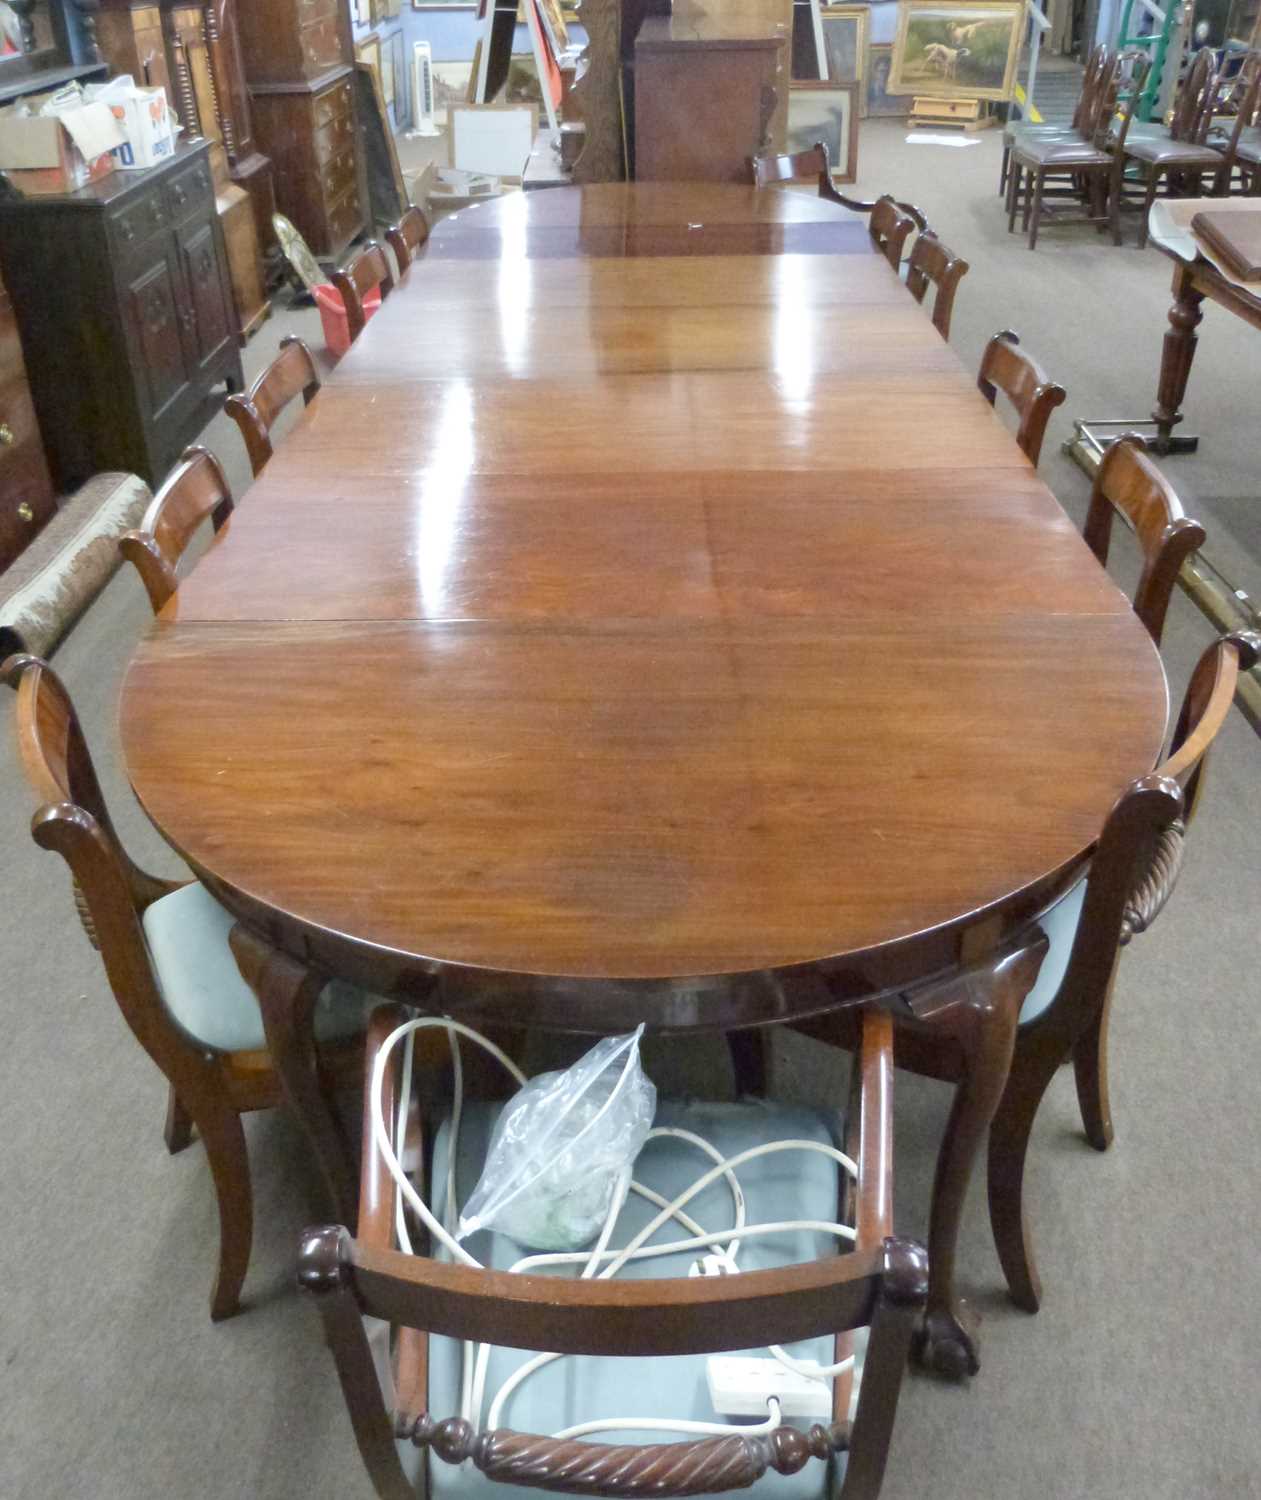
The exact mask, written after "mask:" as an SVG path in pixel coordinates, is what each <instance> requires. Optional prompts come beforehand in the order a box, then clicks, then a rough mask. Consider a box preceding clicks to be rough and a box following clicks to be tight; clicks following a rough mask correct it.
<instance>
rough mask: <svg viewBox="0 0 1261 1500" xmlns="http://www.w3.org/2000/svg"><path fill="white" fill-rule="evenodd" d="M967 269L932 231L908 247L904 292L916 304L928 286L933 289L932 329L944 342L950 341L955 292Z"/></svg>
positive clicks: (928, 231)
mask: <svg viewBox="0 0 1261 1500" xmlns="http://www.w3.org/2000/svg"><path fill="white" fill-rule="evenodd" d="M969 269H970V268H969V266H968V263H967V261H966V260H964V259H963V257H962V256H961V255H956V254H955V253H954V251H953V250H948V249H947V248H946V246H945V245H943V244H942V242H941V241H940V240H939V239H938V238H937V236H936V234H934V233H933V231H932V230H931V229H930V230H927V231H926V232H925V233H923V234H921V235H919V236H918V237H917V238H916V241H915V244H914V245H913V246H912V247H911V258H910V260H909V262H908V263H907V271H906V288H907V291H909V292H910V294H911V296H912V297H914V298H915V300H916V302H921V303H922V302H923V300H924V294H925V292H927V290H928V287H929V284H930V283H931V284H932V285H933V286H934V287H936V289H937V290H936V293H935V295H934V297H933V327H934V328H935V329H936V330H937V332H938V333H939V334H941V336H942V338H943V339H946V340H949V338H950V318H951V315H952V313H953V312H954V305H955V292H956V291H957V289H958V286H959V283H960V282H961V281H962V280H963V278H964V277H965V276H966V275H967V274H968V271H969Z"/></svg>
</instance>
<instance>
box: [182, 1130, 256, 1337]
mask: <svg viewBox="0 0 1261 1500" xmlns="http://www.w3.org/2000/svg"><path fill="white" fill-rule="evenodd" d="M193 1119H194V1121H195V1123H196V1125H197V1129H198V1130H199V1131H200V1133H201V1138H202V1141H203V1142H204V1144H205V1147H206V1156H207V1158H208V1160H209V1162H210V1171H211V1175H212V1176H213V1178H214V1184H215V1195H216V1197H217V1198H218V1203H219V1265H218V1269H217V1270H216V1272H215V1280H214V1285H213V1287H212V1288H211V1292H210V1316H211V1318H212V1319H214V1321H215V1322H216V1323H217V1322H220V1321H221V1320H222V1319H224V1318H230V1317H231V1316H232V1314H233V1313H236V1312H239V1311H240V1309H241V1288H242V1286H243V1285H244V1284H245V1272H246V1270H247V1269H248V1267H249V1263H250V1247H251V1245H252V1243H253V1239H254V1200H253V1194H252V1191H251V1188H250V1159H249V1155H248V1153H247V1151H246V1148H245V1131H244V1130H243V1129H242V1126H241V1117H240V1115H238V1114H237V1112H236V1111H235V1110H234V1109H233V1108H232V1106H231V1105H230V1104H228V1103H227V1102H226V1101H223V1102H218V1103H213V1104H212V1103H210V1102H209V1101H206V1102H204V1103H203V1102H199V1103H198V1105H197V1106H196V1107H195V1109H194V1112H193Z"/></svg>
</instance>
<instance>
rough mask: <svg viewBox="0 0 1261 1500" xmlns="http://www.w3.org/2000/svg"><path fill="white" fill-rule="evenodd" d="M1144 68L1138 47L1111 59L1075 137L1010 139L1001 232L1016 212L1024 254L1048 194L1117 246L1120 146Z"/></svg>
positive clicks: (1033, 242)
mask: <svg viewBox="0 0 1261 1500" xmlns="http://www.w3.org/2000/svg"><path fill="white" fill-rule="evenodd" d="M1150 65H1151V59H1150V56H1149V55H1148V53H1147V51H1146V50H1145V49H1144V48H1141V47H1138V48H1127V49H1126V50H1125V51H1123V52H1119V53H1116V54H1115V55H1114V57H1113V58H1112V63H1111V67H1110V69H1109V70H1108V72H1107V73H1106V74H1105V75H1104V77H1103V78H1102V80H1101V82H1100V84H1099V87H1098V89H1097V90H1096V92H1095V93H1094V95H1093V97H1092V98H1091V99H1090V106H1091V111H1092V116H1091V118H1089V119H1087V118H1085V117H1084V116H1083V121H1082V124H1083V129H1082V131H1081V137H1080V139H1071V138H1069V139H1054V138H1047V137H1041V138H1035V137H1025V138H1023V139H1021V140H1016V141H1013V143H1012V150H1011V164H1010V170H1009V175H1008V181H1007V232H1008V233H1009V234H1010V233H1012V232H1013V231H1014V229H1015V227H1016V215H1017V214H1018V213H1022V217H1021V228H1022V230H1023V231H1026V232H1027V233H1028V236H1029V249H1030V250H1034V249H1036V248H1037V244H1038V229H1039V226H1040V225H1041V223H1042V220H1043V218H1044V216H1045V213H1046V209H1045V203H1046V200H1048V199H1050V198H1051V197H1053V196H1055V197H1059V198H1069V199H1073V200H1075V201H1076V202H1077V203H1078V204H1081V203H1083V202H1084V204H1085V213H1084V215H1081V214H1079V218H1080V219H1081V220H1082V221H1083V222H1085V223H1088V224H1094V225H1096V226H1098V227H1099V228H1100V229H1102V228H1105V227H1106V228H1108V229H1110V231H1111V233H1112V243H1113V244H1114V245H1120V244H1121V243H1122V235H1121V198H1122V191H1123V186H1124V175H1123V174H1124V170H1125V144H1126V140H1127V139H1128V136H1129V131H1130V124H1131V121H1132V119H1133V115H1134V108H1135V105H1136V104H1137V102H1138V99H1139V96H1140V94H1141V93H1142V88H1143V81H1144V79H1145V78H1146V77H1147V70H1148V68H1149V67H1150ZM1122 93H1124V94H1125V98H1124V101H1123V102H1122V100H1121V95H1122ZM1048 180H1051V181H1061V180H1066V185H1065V186H1063V187H1062V188H1058V189H1055V188H1051V189H1048V187H1047V182H1048ZM1022 188H1023V191H1024V204H1023V212H1022V209H1021V191H1022ZM1058 212H1059V211H1058V210H1057V213H1058Z"/></svg>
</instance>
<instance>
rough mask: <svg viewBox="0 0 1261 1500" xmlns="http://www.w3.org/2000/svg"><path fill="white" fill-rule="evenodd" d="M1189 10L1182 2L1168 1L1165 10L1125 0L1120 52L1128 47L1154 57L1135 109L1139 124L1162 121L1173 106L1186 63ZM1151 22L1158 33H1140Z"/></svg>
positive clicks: (1150, 2) (1150, 0) (1146, 1)
mask: <svg viewBox="0 0 1261 1500" xmlns="http://www.w3.org/2000/svg"><path fill="white" fill-rule="evenodd" d="M1188 9H1189V7H1188V6H1187V5H1185V4H1183V3H1182V0H1165V5H1164V8H1163V9H1162V8H1161V6H1159V5H1156V4H1154V3H1153V0H1125V4H1124V6H1123V7H1122V9H1121V25H1120V29H1119V31H1118V34H1117V41H1116V45H1117V51H1118V52H1119V51H1121V50H1122V49H1123V48H1125V47H1146V48H1147V49H1148V50H1149V51H1150V53H1151V67H1150V68H1149V69H1148V70H1147V77H1146V79H1145V80H1144V81H1143V91H1142V93H1141V94H1140V95H1139V97H1138V103H1137V105H1135V107H1134V118H1135V119H1136V120H1145V121H1147V120H1158V119H1160V118H1161V117H1162V116H1163V115H1164V113H1165V110H1166V108H1167V107H1168V105H1169V104H1170V103H1171V102H1172V99H1173V91H1174V87H1175V85H1176V84H1177V81H1178V69H1179V67H1180V66H1181V63H1182V49H1183V45H1184V42H1185V39H1186V22H1187V14H1188ZM1136 12H1137V14H1136ZM1151 21H1155V22H1156V23H1157V26H1158V28H1159V29H1158V30H1156V31H1145V32H1139V31H1138V29H1137V28H1138V27H1139V26H1140V25H1143V24H1147V23H1149V22H1151Z"/></svg>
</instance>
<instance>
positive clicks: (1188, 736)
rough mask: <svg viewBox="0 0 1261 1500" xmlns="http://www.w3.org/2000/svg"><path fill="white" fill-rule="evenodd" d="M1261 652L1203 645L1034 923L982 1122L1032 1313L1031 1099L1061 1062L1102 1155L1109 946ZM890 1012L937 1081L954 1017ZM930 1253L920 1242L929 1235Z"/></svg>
mask: <svg viewBox="0 0 1261 1500" xmlns="http://www.w3.org/2000/svg"><path fill="white" fill-rule="evenodd" d="M1258 660H1261V636H1258V635H1256V634H1254V633H1244V632H1240V633H1237V634H1234V635H1229V636H1225V637H1223V638H1222V639H1221V640H1220V641H1216V642H1214V643H1213V644H1212V645H1210V646H1209V648H1208V649H1207V650H1206V651H1205V652H1204V654H1203V656H1202V657H1201V659H1200V662H1199V665H1198V666H1197V668H1196V670H1195V672H1194V674H1193V676H1192V678H1191V681H1190V684H1189V685H1188V688H1187V693H1186V697H1185V701H1184V702H1183V705H1182V711H1181V713H1180V715H1179V717H1178V721H1177V725H1176V727H1175V730H1174V733H1173V737H1172V741H1171V743H1170V747H1169V753H1168V755H1167V756H1166V758H1165V760H1164V762H1163V763H1162V764H1161V765H1160V766H1159V767H1158V768H1157V769H1156V770H1155V771H1154V772H1152V773H1151V774H1150V775H1147V776H1142V777H1140V778H1138V779H1137V780H1135V781H1133V782H1131V783H1130V785H1129V786H1128V787H1127V788H1126V789H1125V791H1123V792H1122V793H1121V796H1120V797H1119V798H1118V799H1117V801H1116V803H1115V804H1114V806H1113V808H1112V810H1111V812H1110V813H1109V815H1108V818H1107V820H1106V822H1105V824H1104V827H1103V830H1102V833H1101V835H1100V838H1099V841H1098V843H1097V844H1096V846H1095V850H1094V853H1093V856H1092V858H1091V860H1090V863H1089V866H1088V868H1087V869H1086V871H1085V872H1084V873H1083V874H1082V876H1081V877H1080V878H1079V879H1078V880H1077V881H1076V882H1075V883H1074V884H1073V885H1072V886H1071V887H1070V889H1069V890H1068V891H1067V893H1066V894H1065V895H1064V896H1062V897H1061V898H1060V899H1059V900H1058V901H1057V902H1055V904H1054V905H1052V906H1051V907H1050V908H1049V909H1048V910H1046V911H1045V912H1043V913H1042V915H1041V916H1040V917H1039V918H1038V923H1039V925H1040V927H1041V929H1042V932H1043V934H1044V936H1045V938H1046V940H1047V951H1046V957H1045V959H1044V960H1043V963H1042V967H1041V970H1040V971H1039V973H1038V976H1037V980H1036V983H1035V984H1034V985H1033V987H1032V988H1031V989H1030V990H1029V992H1028V994H1027V995H1026V996H1025V998H1024V1000H1023V1003H1022V1005H1021V1008H1020V1019H1019V1024H1018V1026H1017V1029H1016V1037H1015V1047H1014V1051H1013V1054H1012V1060H1011V1065H1010V1068H1009V1069H1008V1072H1007V1081H1006V1084H1005V1086H1004V1089H1003V1093H1002V1097H1001V1099H1000V1101H999V1103H998V1107H997V1109H996V1111H995V1113H994V1116H993V1119H992V1121H991V1122H990V1127H989V1160H988V1171H987V1176H988V1196H989V1213H990V1227H991V1230H992V1232H993V1236H994V1243H995V1245H996V1247H997V1250H998V1255H999V1260H1000V1263H1001V1264H1002V1268H1003V1272H1004V1275H1005V1276H1006V1279H1007V1285H1008V1290H1009V1295H1010V1296H1011V1299H1012V1300H1013V1302H1015V1304H1016V1305H1017V1306H1018V1307H1021V1308H1023V1309H1024V1310H1025V1311H1027V1312H1037V1310H1038V1307H1039V1304H1040V1302H1041V1296H1042V1289H1041V1283H1040V1281H1039V1278H1038V1274H1037V1269H1036V1262H1035V1260H1034V1256H1033V1249H1032V1244H1031V1240H1030V1236H1029V1231H1028V1225H1027V1219H1026V1212H1025V1206H1024V1193H1023V1189H1024V1168H1025V1158H1026V1155H1027V1151H1028V1144H1029V1136H1030V1132H1031V1130H1032V1126H1033V1121H1034V1119H1035V1117H1036V1115H1037V1112H1038V1106H1039V1104H1040V1103H1041V1100H1042V1097H1043V1095H1044V1094H1045V1092H1046V1089H1047V1087H1048V1085H1049V1084H1050V1081H1051V1079H1052V1078H1053V1077H1054V1076H1055V1074H1056V1072H1057V1071H1058V1069H1059V1067H1060V1065H1061V1064H1062V1063H1066V1062H1068V1061H1070V1060H1071V1061H1072V1064H1073V1069H1074V1074H1075V1078H1076V1084H1077V1098H1078V1106H1079V1109H1080V1111H1081V1116H1082V1122H1083V1125H1084V1127H1085V1133H1086V1138H1087V1140H1088V1141H1089V1143H1090V1144H1091V1145H1092V1146H1093V1147H1094V1148H1095V1149H1096V1150H1097V1151H1104V1150H1106V1149H1107V1148H1108V1146H1109V1145H1111V1143H1112V1140H1113V1125H1112V1116H1111V1109H1110V1104H1109V1096H1108V1060H1107V1040H1108V1023H1109V1017H1110V1011H1111V1004H1112V992H1113V983H1114V980H1115V977H1116V970H1117V964H1118V959H1119V956H1120V950H1121V949H1123V948H1124V947H1126V946H1127V945H1128V944H1129V943H1130V941H1131V940H1132V938H1133V937H1134V936H1135V935H1136V934H1138V933H1140V932H1143V931H1145V930H1146V929H1147V928H1148V927H1150V926H1151V924H1152V923H1153V922H1154V921H1155V919H1156V917H1157V916H1159V914H1160V912H1161V911H1162V910H1163V908H1164V906H1165V904H1166V903H1167V901H1168V899H1169V897H1170V895H1171V893H1172V891H1173V888H1174V884H1175V882H1176V880H1177V877H1178V872H1179V869H1180V867H1181V863H1182V855H1183V848H1184V845H1185V840H1186V832H1187V827H1188V825H1189V823H1190V822H1191V819H1192V817H1193V815H1194V813H1195V811H1196V807H1197V805H1198V801H1199V797H1200V795H1201V793H1202V791H1203V773H1204V766H1205V756H1206V755H1207V753H1208V751H1209V749H1210V747H1211V745H1212V743H1213V740H1214V739H1215V737H1216V735H1217V733H1218V731H1219V730H1220V728H1221V726H1222V723H1223V722H1224V720H1225V718H1226V716H1227V714H1228V713H1229V712H1230V708H1231V704H1232V702H1233V701H1234V692H1235V683H1236V679H1237V677H1238V673H1239V672H1240V671H1241V670H1245V671H1246V670H1248V669H1250V668H1251V667H1253V666H1255V665H1256V663H1257V661H1258ZM943 1015H944V1026H943V1024H942V1022H940V1021H938V1020H935V1019H932V1018H928V1019H923V1018H920V1017H916V1016H914V1015H912V1014H909V1013H908V1012H907V1009H906V1008H905V1007H899V1009H898V1010H897V1011H896V1012H895V1013H894V1049H895V1056H896V1059H897V1065H898V1066H899V1067H903V1068H906V1069H908V1070H909V1071H911V1072H916V1073H922V1074H925V1075H926V1076H929V1077H933V1078H938V1079H942V1080H943V1081H950V1080H951V1079H952V1078H953V1077H954V1076H955V1074H954V1068H955V1067H956V1066H957V1062H958V1054H956V1055H954V1056H953V1057H952V1051H951V1049H950V1048H943V1046H942V1039H943V1030H944V1031H945V1032H946V1033H947V1035H948V1034H949V1032H950V1030H951V1028H952V1027H953V1024H954V1018H953V1017H952V1016H951V1015H950V1014H949V1013H948V1012H946V1013H943ZM794 1025H795V1029H798V1030H802V1031H806V1032H808V1034H809V1035H811V1036H813V1037H815V1038H817V1039H819V1040H823V1041H826V1042H829V1043H832V1044H834V1045H838V1046H842V1047H850V1048H852V1047H853V1045H854V1037H853V1030H852V1026H853V1022H852V1017H849V1016H847V1015H846V1014H845V1013H844V1012H837V1013H834V1014H832V1015H826V1016H823V1017H819V1018H815V1019H813V1020H811V1021H806V1022H799V1023H794ZM930 1248H931V1242H930Z"/></svg>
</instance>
